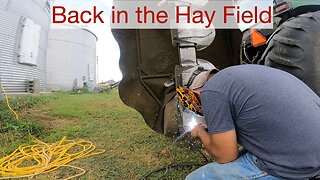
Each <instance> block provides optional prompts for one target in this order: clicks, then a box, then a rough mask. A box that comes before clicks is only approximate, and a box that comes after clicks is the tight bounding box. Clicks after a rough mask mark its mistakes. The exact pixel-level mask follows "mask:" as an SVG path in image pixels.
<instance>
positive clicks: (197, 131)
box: [191, 124, 207, 138]
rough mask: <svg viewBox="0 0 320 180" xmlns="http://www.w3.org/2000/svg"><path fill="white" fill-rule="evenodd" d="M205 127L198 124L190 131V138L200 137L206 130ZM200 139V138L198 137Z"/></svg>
mask: <svg viewBox="0 0 320 180" xmlns="http://www.w3.org/2000/svg"><path fill="white" fill-rule="evenodd" d="M206 128H207V127H206V126H205V125H203V124H199V125H197V126H196V127H194V128H193V129H192V131H191V136H192V137H195V138H196V137H199V136H201V134H203V133H206V130H205V129H206ZM199 138H200V137H199Z"/></svg>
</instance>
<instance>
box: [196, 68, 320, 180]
mask: <svg viewBox="0 0 320 180" xmlns="http://www.w3.org/2000/svg"><path fill="white" fill-rule="evenodd" d="M201 96H202V98H201V99H202V104H203V112H204V115H205V117H206V120H207V123H208V129H209V134H214V133H219V132H225V131H228V130H231V129H233V128H235V129H236V131H237V138H238V142H239V143H240V144H241V145H243V146H244V148H245V149H247V150H248V151H250V152H251V153H252V154H254V155H255V156H257V157H258V166H259V168H260V169H262V170H264V171H266V172H269V173H270V174H272V175H275V176H278V177H286V178H291V179H303V178H307V177H312V176H315V175H316V174H318V173H319V172H320V135H319V134H320V98H319V97H318V96H317V95H316V94H315V93H314V92H313V91H312V90H311V89H309V88H308V87H307V86H306V85H305V84H304V83H303V82H301V81H300V80H298V79H297V78H295V77H294V76H292V75H290V74H288V73H286V72H283V71H280V70H276V69H272V68H269V67H265V66H258V65H241V66H235V67H230V68H227V69H225V70H223V71H221V72H219V73H217V74H216V75H215V76H214V77H213V78H211V79H210V80H209V81H208V82H207V84H206V85H205V87H204V88H202V91H201Z"/></svg>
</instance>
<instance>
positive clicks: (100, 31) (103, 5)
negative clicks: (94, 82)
mask: <svg viewBox="0 0 320 180" xmlns="http://www.w3.org/2000/svg"><path fill="white" fill-rule="evenodd" d="M54 5H62V6H64V7H65V8H66V9H67V10H72V9H75V10H78V11H79V10H89V11H92V8H93V6H97V9H98V10H104V11H105V13H104V17H103V20H109V17H108V16H110V13H111V6H112V0H55V1H54ZM87 28H88V29H89V30H91V31H92V32H94V33H95V34H96V35H97V37H98V39H99V40H98V42H97V56H98V57H99V65H98V74H99V82H101V81H107V80H111V79H114V80H116V81H118V80H121V78H122V75H121V72H120V69H119V56H120V51H119V47H118V44H117V42H116V41H115V40H114V38H113V36H112V34H111V29H110V25H109V22H106V21H105V24H93V23H91V24H89V25H87Z"/></svg>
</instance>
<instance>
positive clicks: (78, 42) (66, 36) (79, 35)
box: [47, 25, 98, 91]
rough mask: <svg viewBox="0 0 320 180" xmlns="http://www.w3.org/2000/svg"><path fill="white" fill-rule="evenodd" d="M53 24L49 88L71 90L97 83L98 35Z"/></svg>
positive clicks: (49, 51) (48, 57)
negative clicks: (85, 84) (57, 26)
mask: <svg viewBox="0 0 320 180" xmlns="http://www.w3.org/2000/svg"><path fill="white" fill-rule="evenodd" d="M60 27H61V28H52V29H51V30H50V33H49V38H48V52H47V89H48V90H57V89H59V90H63V91H69V90H72V89H74V88H82V87H83V85H84V83H87V84H88V85H89V87H91V89H92V88H93V87H94V85H95V84H96V63H97V62H96V61H97V58H96V43H97V40H98V39H97V37H96V35H95V34H94V33H92V32H91V31H89V30H87V29H84V28H79V27H74V26H66V25H64V26H60Z"/></svg>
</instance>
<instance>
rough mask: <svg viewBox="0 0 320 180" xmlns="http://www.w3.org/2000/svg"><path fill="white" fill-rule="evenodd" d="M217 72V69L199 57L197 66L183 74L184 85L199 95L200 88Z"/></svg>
mask: <svg viewBox="0 0 320 180" xmlns="http://www.w3.org/2000/svg"><path fill="white" fill-rule="evenodd" d="M217 72H219V69H217V68H216V67H215V66H214V65H212V64H211V63H210V62H208V61H206V60H202V59H199V60H198V66H197V67H195V68H193V69H192V71H190V72H189V74H187V75H186V76H185V79H184V80H185V82H187V84H186V86H187V88H189V89H190V90H192V91H193V92H195V93H196V94H197V95H200V89H201V88H202V87H203V86H204V85H205V83H206V82H207V81H208V80H209V79H210V78H211V77H212V76H213V75H214V74H215V73H217Z"/></svg>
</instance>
